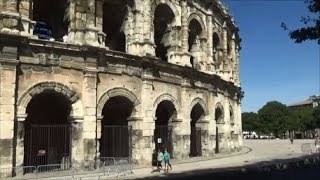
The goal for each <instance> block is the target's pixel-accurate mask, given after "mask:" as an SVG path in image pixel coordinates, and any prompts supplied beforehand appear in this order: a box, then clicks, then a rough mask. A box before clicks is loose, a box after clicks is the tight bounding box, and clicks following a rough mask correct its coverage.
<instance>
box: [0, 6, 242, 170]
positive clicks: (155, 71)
mask: <svg viewBox="0 0 320 180" xmlns="http://www.w3.org/2000/svg"><path fill="white" fill-rule="evenodd" d="M240 41H241V39H240V37H239V29H238V27H237V26H236V25H235V23H234V20H233V18H232V17H231V16H230V14H229V11H228V9H227V8H226V6H225V5H223V4H222V3H221V2H220V1H219V0H46V1H44V0H0V87H1V88H0V167H18V166H39V165H47V164H66V163H70V162H84V161H91V160H97V159H100V160H103V158H105V157H130V158H131V159H132V162H134V163H136V164H140V165H148V164H150V163H151V157H152V156H151V155H152V153H153V151H154V150H155V149H161V150H164V149H167V150H168V151H169V152H170V153H171V155H172V157H173V158H176V159H185V158H189V157H194V156H205V157H210V156H214V155H215V154H216V153H220V152H231V151H234V150H236V149H238V148H241V146H242V124H241V99H242V97H243V91H242V90H241V87H240V79H239V51H240V49H241V47H240Z"/></svg>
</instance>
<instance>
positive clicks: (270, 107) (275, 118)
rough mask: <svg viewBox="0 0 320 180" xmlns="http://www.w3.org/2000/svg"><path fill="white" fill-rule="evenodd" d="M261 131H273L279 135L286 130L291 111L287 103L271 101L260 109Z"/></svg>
mask: <svg viewBox="0 0 320 180" xmlns="http://www.w3.org/2000/svg"><path fill="white" fill-rule="evenodd" d="M258 116H259V120H260V126H261V131H262V132H263V133H273V134H274V135H275V136H277V137H279V136H280V135H281V134H284V133H285V131H286V128H287V127H286V123H287V122H288V119H289V118H290V111H289V109H288V108H287V106H286V105H284V104H282V103H280V102H278V101H271V102H268V103H267V104H266V105H264V106H263V107H262V108H261V109H260V110H259V111H258Z"/></svg>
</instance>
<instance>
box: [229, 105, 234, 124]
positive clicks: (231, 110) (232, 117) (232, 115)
mask: <svg viewBox="0 0 320 180" xmlns="http://www.w3.org/2000/svg"><path fill="white" fill-rule="evenodd" d="M229 117H230V124H231V125H233V124H234V123H235V122H234V120H235V119H234V110H233V107H232V105H231V104H229Z"/></svg>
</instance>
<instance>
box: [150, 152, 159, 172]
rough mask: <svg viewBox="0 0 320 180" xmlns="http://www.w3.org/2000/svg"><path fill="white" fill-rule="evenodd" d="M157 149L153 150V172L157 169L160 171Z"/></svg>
mask: <svg viewBox="0 0 320 180" xmlns="http://www.w3.org/2000/svg"><path fill="white" fill-rule="evenodd" d="M157 156H158V154H157V151H156V150H153V153H152V162H151V163H152V171H151V173H153V172H155V171H158V161H157ZM154 167H156V168H157V169H154Z"/></svg>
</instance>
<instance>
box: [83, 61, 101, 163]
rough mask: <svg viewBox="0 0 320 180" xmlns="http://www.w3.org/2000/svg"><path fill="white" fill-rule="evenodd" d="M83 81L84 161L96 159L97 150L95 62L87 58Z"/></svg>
mask: <svg viewBox="0 0 320 180" xmlns="http://www.w3.org/2000/svg"><path fill="white" fill-rule="evenodd" d="M86 61H87V65H86V66H87V67H86V69H85V71H84V79H83V93H82V102H83V109H84V112H83V113H84V115H83V135H82V136H83V146H84V148H83V156H84V159H85V160H93V159H95V157H96V152H97V151H98V150H97V149H96V148H97V144H96V142H97V116H96V115H97V113H96V111H97V72H98V70H97V68H96V63H97V60H96V59H95V58H87V60H86Z"/></svg>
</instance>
